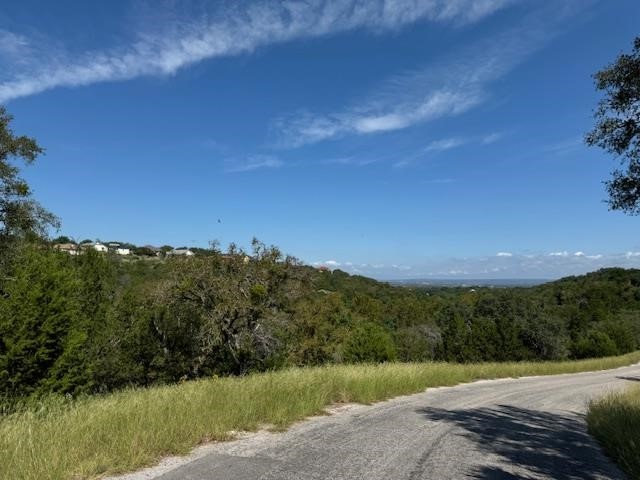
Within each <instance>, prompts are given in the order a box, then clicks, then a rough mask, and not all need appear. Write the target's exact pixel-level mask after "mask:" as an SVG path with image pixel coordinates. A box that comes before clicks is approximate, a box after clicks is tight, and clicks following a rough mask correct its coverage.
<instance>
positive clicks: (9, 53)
mask: <svg viewBox="0 0 640 480" xmlns="http://www.w3.org/2000/svg"><path fill="white" fill-rule="evenodd" d="M30 51H31V47H30V46H29V40H28V39H27V38H26V37H25V36H23V35H18V34H17V33H13V32H10V31H8V30H3V29H0V56H3V57H9V58H11V59H17V57H19V56H22V55H26V54H28V53H29V52H30Z"/></svg>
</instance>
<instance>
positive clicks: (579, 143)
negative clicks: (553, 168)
mask: <svg viewBox="0 0 640 480" xmlns="http://www.w3.org/2000/svg"><path fill="white" fill-rule="evenodd" d="M583 148H586V147H585V144H584V140H583V138H582V137H581V136H579V135H576V136H573V137H570V138H565V139H564V140H561V141H559V142H556V143H554V144H552V145H548V146H546V147H544V151H545V152H548V153H551V154H553V155H558V156H563V155H569V154H571V153H575V152H577V151H579V150H581V149H583Z"/></svg>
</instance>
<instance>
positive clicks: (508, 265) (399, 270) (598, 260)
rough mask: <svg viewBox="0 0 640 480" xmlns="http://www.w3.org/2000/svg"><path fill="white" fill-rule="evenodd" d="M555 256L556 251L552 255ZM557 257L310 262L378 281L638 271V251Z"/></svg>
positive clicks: (508, 255) (500, 255)
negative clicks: (395, 261) (391, 262)
mask: <svg viewBox="0 0 640 480" xmlns="http://www.w3.org/2000/svg"><path fill="white" fill-rule="evenodd" d="M554 253H557V252H554ZM560 253H562V254H561V255H550V254H546V253H539V254H516V253H511V252H498V253H497V254H496V255H495V256H493V257H488V256H480V257H469V258H450V259H447V260H435V259H434V260H429V261H423V262H418V263H417V264H415V265H406V264H405V265H400V264H374V265H371V264H356V263H352V262H340V261H338V260H329V261H326V262H314V263H312V265H314V266H321V265H324V266H326V267H329V268H331V269H336V268H339V269H341V270H344V271H346V272H348V273H352V274H358V275H365V276H370V277H373V278H378V279H398V280H400V279H403V278H405V279H409V278H411V279H417V278H441V279H446V278H465V277H466V278H469V279H483V278H487V279H492V278H493V279H496V278H500V279H504V278H513V279H525V278H526V279H533V278H536V279H550V280H552V279H556V278H561V277H565V276H570V275H582V274H584V273H588V272H591V271H595V270H599V269H601V268H608V267H621V268H640V252H627V253H615V254H587V253H585V252H581V251H577V252H575V253H573V254H569V253H568V252H567V254H566V255H564V253H565V252H560Z"/></svg>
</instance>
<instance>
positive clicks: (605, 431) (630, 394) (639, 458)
mask: <svg viewBox="0 0 640 480" xmlns="http://www.w3.org/2000/svg"><path fill="white" fill-rule="evenodd" d="M587 423H588V425H589V432H590V433H591V434H592V435H593V436H594V437H596V438H597V439H598V440H599V441H600V443H601V444H602V446H603V447H604V449H605V451H606V452H607V454H608V455H609V456H610V457H611V458H613V459H614V460H615V461H616V462H617V463H618V465H620V467H621V468H622V469H623V470H624V471H625V472H626V473H627V475H629V478H631V479H634V480H640V386H637V385H636V386H634V387H632V388H629V389H628V390H626V391H624V392H616V393H610V394H608V395H606V396H604V397H603V398H601V399H598V400H595V401H593V402H591V404H590V405H589V411H588V413H587Z"/></svg>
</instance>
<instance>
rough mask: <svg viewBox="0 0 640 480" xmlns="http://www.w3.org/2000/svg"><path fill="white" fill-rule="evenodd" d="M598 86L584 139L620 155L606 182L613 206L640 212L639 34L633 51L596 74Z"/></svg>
mask: <svg viewBox="0 0 640 480" xmlns="http://www.w3.org/2000/svg"><path fill="white" fill-rule="evenodd" d="M594 79H595V84H596V88H597V89H598V90H601V91H603V92H604V94H605V97H604V98H603V99H602V100H600V103H599V104H598V107H597V109H596V111H595V118H596V125H595V127H594V128H593V130H591V131H590V132H589V133H588V134H587V136H586V138H585V141H586V143H587V145H589V146H594V145H595V146H598V147H601V148H603V149H604V150H606V151H607V152H609V153H612V154H614V155H616V156H617V157H619V158H620V160H621V167H622V168H618V169H615V170H614V171H613V172H612V178H611V180H609V181H607V182H605V184H606V186H607V191H608V193H609V200H608V203H609V206H610V208H611V209H612V210H622V211H623V212H625V213H628V214H631V215H637V214H640V37H636V39H635V41H634V44H633V50H632V52H631V54H621V55H620V56H619V57H618V58H617V59H616V61H615V62H614V63H613V64H611V65H609V66H608V67H606V68H604V69H603V70H600V71H599V72H597V73H596V74H595V75H594Z"/></svg>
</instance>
